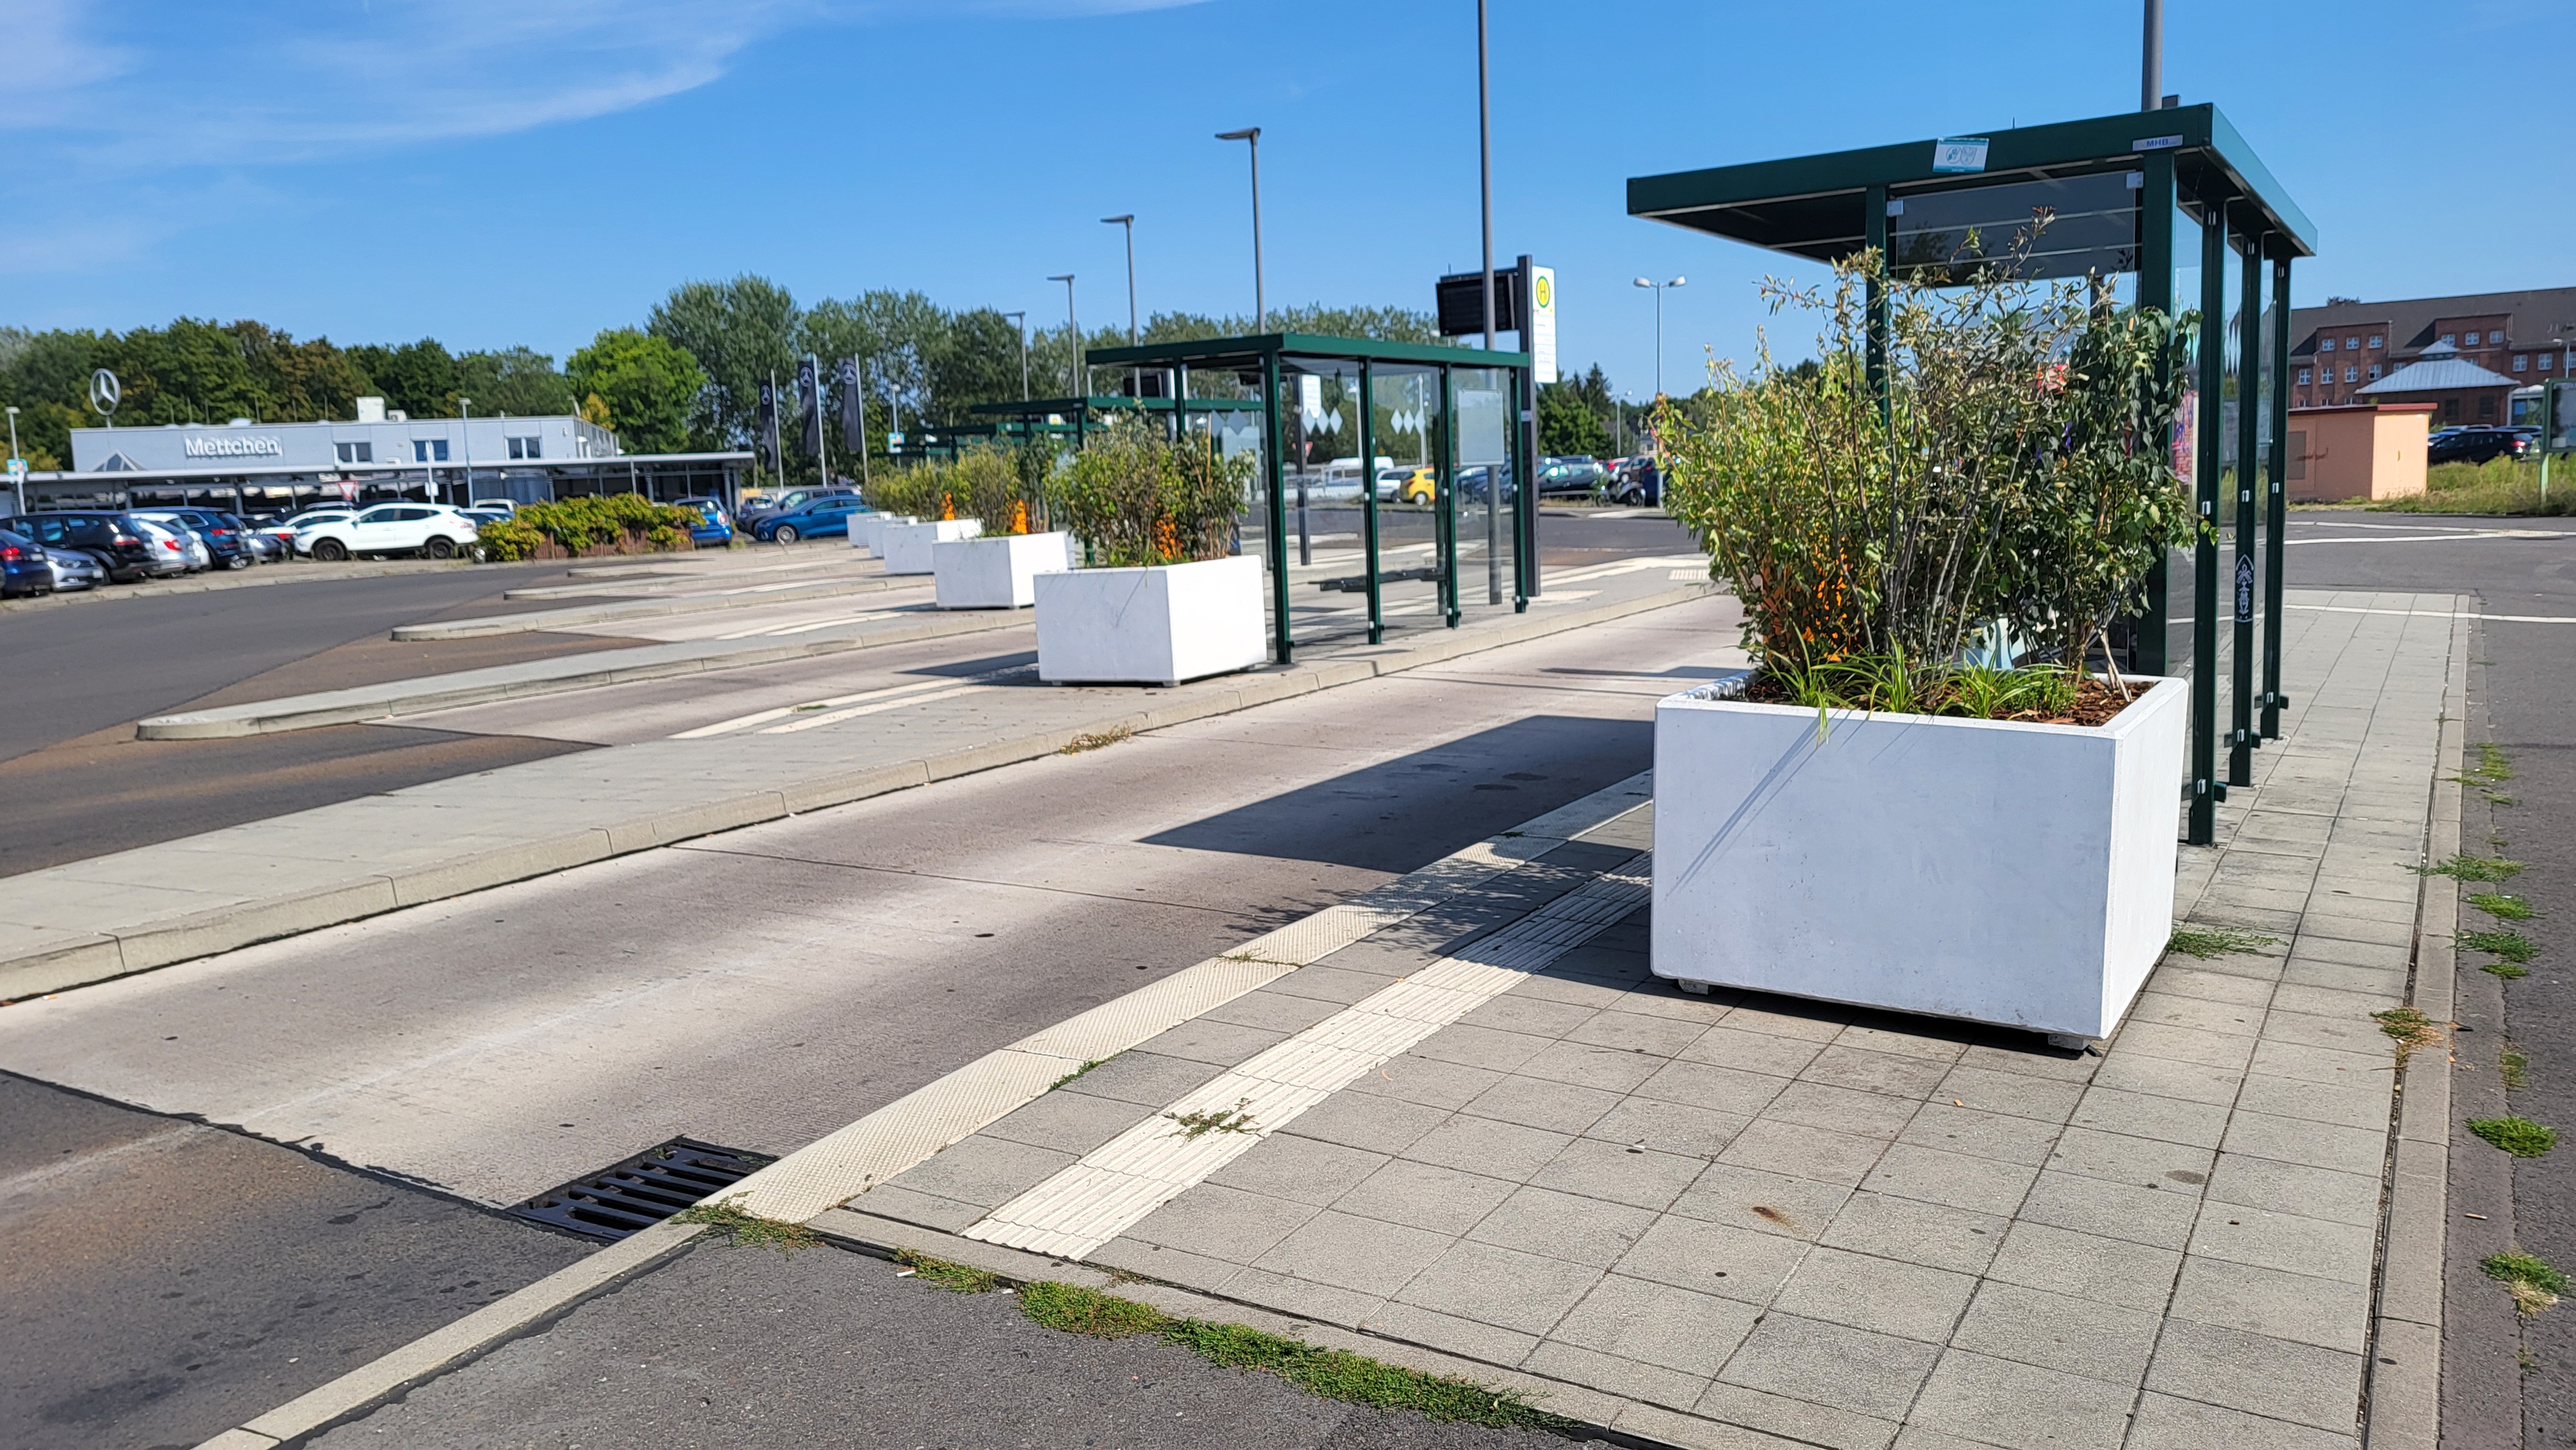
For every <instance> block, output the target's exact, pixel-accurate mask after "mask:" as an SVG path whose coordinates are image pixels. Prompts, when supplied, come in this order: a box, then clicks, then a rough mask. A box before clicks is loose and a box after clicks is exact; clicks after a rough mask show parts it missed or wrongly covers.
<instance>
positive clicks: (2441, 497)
mask: <svg viewBox="0 0 2576 1450" xmlns="http://www.w3.org/2000/svg"><path fill="white" fill-rule="evenodd" d="M2550 482H2551V483H2552V484H2554V485H2556V486H2555V487H2553V488H2551V489H2550V490H2549V499H2548V501H2547V502H2546V503H2543V502H2542V501H2541V497H2540V460H2538V459H2536V458H2521V459H2515V458H2491V459H2488V460H2487V461H2486V462H2484V463H2436V464H2434V465H2433V466H2432V467H2430V468H2427V469H2425V470H2424V491H2423V492H2422V493H2418V494H2409V495H2407V496H2406V497H2404V498H2393V499H2390V500H2388V501H2387V502H2385V503H2375V504H2372V505H2371V506H2370V510H2369V511H2370V512H2372V513H2394V514H2563V513H2566V512H2568V511H2569V510H2570V509H2571V508H2576V501H2571V500H2570V498H2569V492H2570V491H2569V489H2568V486H2567V484H2566V482H2565V481H2564V480H2561V479H2556V478H2553V479H2551V480H2550Z"/></svg>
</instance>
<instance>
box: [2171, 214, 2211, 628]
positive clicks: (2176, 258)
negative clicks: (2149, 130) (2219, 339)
mask: <svg viewBox="0 0 2576 1450" xmlns="http://www.w3.org/2000/svg"><path fill="white" fill-rule="evenodd" d="M2200 249H2201V224H2200V211H2199V208H2198V207H2196V206H2192V205H2189V204H2185V205H2182V206H2178V207H2176V208H2174V216H2173V263H2174V265H2173V294H2172V295H2173V315H2174V316H2175V317H2176V318H2179V319H2182V320H2184V321H2187V322H2189V323H2191V324H2192V325H2191V327H2190V328H2189V329H2188V330H2187V331H2186V333H2185V338H2186V342H2185V344H2184V346H2183V347H2182V348H2180V349H2178V353H2179V356H2178V357H2177V358H2176V360H2175V362H2174V368H2175V370H2176V372H2177V373H2178V374H2179V375H2180V376H2179V377H2178V378H2177V381H2178V382H2179V383H2180V384H2181V389H2180V392H2179V396H2178V401H2177V405H2176V407H2175V410H2174V424H2173V466H2174V472H2175V474H2176V475H2177V476H2179V477H2180V478H2181V480H2182V486H2183V489H2184V491H2185V492H2186V493H2190V494H2193V495H2195V496H2196V495H2197V493H2198V491H2199V486H2200V485H2199V476H2200V475H2199V470H2200V411H2201V407H2200V349H2201V348H2203V347H2205V346H2207V345H2208V344H2209V337H2208V329H2207V328H2205V327H2203V326H2201V325H2200V321H2201V318H2200V303H2201V296H2200ZM2192 568H2193V559H2192V549H2191V546H2190V545H2188V544H2186V545H2184V546H2182V547H2181V548H2178V549H2176V550H2174V552H2173V554H2172V556H2171V564H2170V569H2169V571H2168V572H2169V578H2170V580H2171V584H2170V586H2169V589H2168V592H2167V596H2166V597H2167V598H2168V599H2170V600H2173V601H2176V602H2177V607H2172V608H2169V609H2167V611H2166V624H2165V661H2166V668H2167V669H2168V670H2169V671H2170V672H2171V673H2173V674H2176V675H2182V674H2188V673H2190V671H2191V665H2192V659H2191V647H2192V638H2191V635H2192V624H2191V610H2190V609H2189V608H2188V607H2185V606H2186V604H2187V601H2189V600H2190V599H2191V597H2192Z"/></svg>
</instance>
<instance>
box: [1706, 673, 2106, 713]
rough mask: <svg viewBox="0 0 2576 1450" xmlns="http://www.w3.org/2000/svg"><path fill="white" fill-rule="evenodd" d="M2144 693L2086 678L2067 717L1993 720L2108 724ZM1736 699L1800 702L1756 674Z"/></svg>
mask: <svg viewBox="0 0 2576 1450" xmlns="http://www.w3.org/2000/svg"><path fill="white" fill-rule="evenodd" d="M2145 693H2146V690H2145V688H2144V687H2143V686H2140V685H2134V684H2133V685H2131V686H2129V693H2128V695H2127V696H2126V697H2125V698H2124V697H2123V696H2122V695H2121V694H2120V692H2119V691H2118V690H2116V689H2114V688H2112V686H2111V682H2110V681H2108V680H2105V679H2101V678H2099V677H2097V676H2092V675H2087V676H2086V677H2084V678H2083V679H2082V680H2079V681H2077V682H2076V686H2075V708H2074V709H2073V710H2072V711H2069V712H2068V713H2066V714H2063V715H2043V714H2040V713H2039V712H2038V711H2035V710H2029V711H2024V712H2022V713H2021V714H2018V715H1998V716H1995V717H1994V718H1995V719H1998V720H2018V721H2021V722H2023V723H2025V724H2032V725H2108V724H2110V723H2111V721H2112V719H2113V718H2114V717H2116V716H2117V715H2118V714H2119V713H2120V712H2121V711H2122V710H2125V709H2127V708H2129V706H2130V704H2131V703H2132V702H2133V701H2135V700H2136V699H2137V698H2138V697H2139V696H2140V695H2143V694H2145ZM1734 698H1736V699H1739V700H1744V701H1747V702H1749V703H1751V704H1755V705H1795V704H1797V703H1798V701H1797V700H1796V699H1795V698H1794V697H1793V696H1791V695H1790V693H1789V689H1788V687H1787V686H1786V685H1783V684H1781V683H1780V682H1779V681H1778V680H1775V679H1773V678H1772V677H1770V676H1769V675H1754V676H1752V677H1751V678H1749V679H1747V680H1746V681H1745V682H1744V684H1743V686H1742V693H1740V694H1738V695H1736V696H1734ZM1854 708H1857V707H1854ZM1939 713H1940V714H1942V715H1946V716H1954V717H1955V716H1960V715H1964V714H1965V713H1966V712H1964V711H1956V710H1944V711H1940V712H1939Z"/></svg>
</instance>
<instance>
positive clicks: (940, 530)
mask: <svg viewBox="0 0 2576 1450" xmlns="http://www.w3.org/2000/svg"><path fill="white" fill-rule="evenodd" d="M982 532H984V521H983V520H982V519H933V520H931V521H930V522H929V523H920V524H888V525H887V526H886V527H884V528H882V529H879V530H878V531H877V544H876V552H877V557H878V558H880V559H883V560H885V566H886V570H885V571H886V572H887V573H889V574H927V573H929V572H930V551H931V549H932V547H933V546H935V545H939V544H945V543H949V542H951V541H953V540H957V539H971V538H974V537H975V536H976V535H978V534H981V533H982Z"/></svg>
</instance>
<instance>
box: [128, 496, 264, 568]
mask: <svg viewBox="0 0 2576 1450" xmlns="http://www.w3.org/2000/svg"><path fill="white" fill-rule="evenodd" d="M134 516H135V517H136V518H138V519H150V520H151V521H152V522H154V523H156V524H166V525H168V526H170V527H171V528H176V529H185V530H187V531H188V532H189V533H191V534H194V535H196V537H197V541H198V542H199V543H201V544H204V545H205V546H206V555H207V559H208V561H209V564H210V566H211V567H213V568H218V569H247V568H249V567H250V566H251V565H253V564H256V563H258V562H259V557H258V554H257V552H256V551H255V550H254V549H253V548H252V546H251V543H250V541H249V540H248V539H245V538H243V537H242V531H241V526H240V524H239V523H237V522H235V521H234V520H233V518H232V516H231V515H230V514H219V513H216V512H214V511H213V510H211V509H138V510H136V511H135V514H134Z"/></svg>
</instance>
